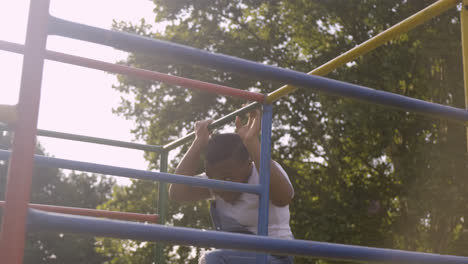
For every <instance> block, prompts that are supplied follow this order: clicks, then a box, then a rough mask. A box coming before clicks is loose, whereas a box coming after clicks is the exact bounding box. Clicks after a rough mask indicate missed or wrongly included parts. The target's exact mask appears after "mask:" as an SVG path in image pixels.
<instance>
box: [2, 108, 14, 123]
mask: <svg viewBox="0 0 468 264" xmlns="http://www.w3.org/2000/svg"><path fill="white" fill-rule="evenodd" d="M0 122H2V123H7V124H14V123H15V122H16V106H14V105H0Z"/></svg>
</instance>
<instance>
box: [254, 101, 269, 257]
mask: <svg viewBox="0 0 468 264" xmlns="http://www.w3.org/2000/svg"><path fill="white" fill-rule="evenodd" d="M272 119H273V107H272V106H271V105H264V106H263V115H262V138H261V144H260V186H261V187H260V189H261V191H262V192H261V194H260V201H259V208H258V232H257V233H258V235H261V236H268V208H269V206H270V165H271V153H270V152H271V126H272V122H273V120H272ZM267 260H268V255H266V254H258V255H257V263H259V264H266V263H267Z"/></svg>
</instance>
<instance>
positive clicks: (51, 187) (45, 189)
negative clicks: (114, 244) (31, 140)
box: [0, 132, 115, 264]
mask: <svg viewBox="0 0 468 264" xmlns="http://www.w3.org/2000/svg"><path fill="white" fill-rule="evenodd" d="M10 142H11V135H10V134H5V132H0V149H9V148H10ZM36 154H39V155H44V154H45V152H44V150H43V149H42V148H41V147H40V146H38V148H37V150H36ZM6 174H7V163H6V162H0V186H1V188H0V200H4V197H5V187H4V186H6ZM32 179H33V181H32V191H31V203H38V204H47V205H59V206H70V207H80V208H96V206H97V205H99V204H101V203H103V202H105V201H107V199H109V198H110V192H111V190H112V186H113V185H114V184H115V181H114V180H112V179H110V178H105V177H102V176H98V175H88V174H86V173H77V172H74V171H72V172H71V173H69V174H68V175H65V174H64V173H63V172H62V171H60V170H58V169H54V168H47V167H39V166H38V167H36V168H35V170H34V175H33V178H32ZM107 259H108V257H105V256H103V255H101V254H98V253H97V252H96V251H95V239H94V238H93V237H91V236H84V235H73V234H64V233H50V232H39V233H29V234H27V240H26V249H25V253H24V263H34V264H37V263H44V264H45V263H47V264H61V263H90V264H94V263H95V264H98V263H103V262H104V261H106V260H107Z"/></svg>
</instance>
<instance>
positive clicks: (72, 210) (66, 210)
mask: <svg viewBox="0 0 468 264" xmlns="http://www.w3.org/2000/svg"><path fill="white" fill-rule="evenodd" d="M4 206H5V202H4V201H0V208H3V207H4ZM29 207H30V208H34V209H39V210H43V211H47V212H54V213H62V214H72V215H83V216H92V217H106V218H111V219H119V220H126V221H140V222H149V223H157V222H158V215H150V214H137V213H128V212H113V211H106V210H96V209H86V208H76V207H66V206H55V205H45V204H29Z"/></svg>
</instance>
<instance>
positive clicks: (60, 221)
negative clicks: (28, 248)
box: [28, 209, 468, 264]
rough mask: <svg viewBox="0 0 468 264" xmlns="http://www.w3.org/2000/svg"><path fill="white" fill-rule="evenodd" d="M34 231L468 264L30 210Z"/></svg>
mask: <svg viewBox="0 0 468 264" xmlns="http://www.w3.org/2000/svg"><path fill="white" fill-rule="evenodd" d="M28 223H29V225H28V227H29V230H30V231H55V232H69V233H86V234H91V235H94V236H104V237H114V238H121V239H134V240H145V241H163V242H166V243H173V244H178V245H193V246H198V247H215V248H231V249H238V250H246V251H256V252H269V253H272V254H286V255H302V256H310V257H315V258H321V259H331V260H350V261H362V262H364V261H365V262H371V263H399V264H402V263H418V264H420V263H424V264H436V263H437V264H440V263H444V264H468V257H457V256H449V255H438V254H428V253H419V252H410V251H403V250H392V249H380V248H371V247H362V246H350V245H342V244H333V243H323V242H313V241H305V240H289V239H278V238H271V237H265V236H253V235H244V234H235V233H228V232H219V231H206V230H198V229H192V228H183V227H168V226H162V225H151V224H142V223H134V222H126V221H119V220H110V219H100V218H93V217H85V216H73V215H66V214H58V213H49V212H43V211H40V210H36V209H29V218H28Z"/></svg>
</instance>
